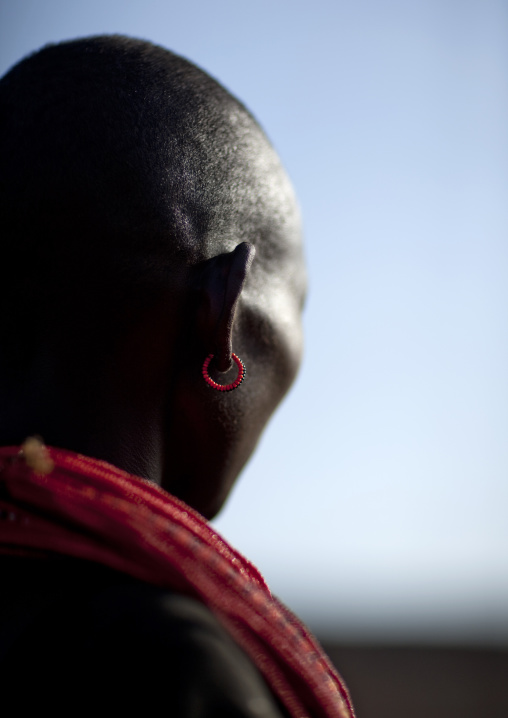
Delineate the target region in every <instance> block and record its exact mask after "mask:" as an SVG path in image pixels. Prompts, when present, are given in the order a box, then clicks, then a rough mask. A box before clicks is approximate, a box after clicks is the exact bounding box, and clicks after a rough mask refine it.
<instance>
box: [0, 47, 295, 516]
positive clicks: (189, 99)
mask: <svg viewBox="0 0 508 718" xmlns="http://www.w3.org/2000/svg"><path fill="white" fill-rule="evenodd" d="M0 229H1V232H2V238H1V246H0V252H1V253H2V255H3V258H4V261H6V258H7V257H8V258H9V263H10V264H9V266H10V270H11V271H9V273H8V276H6V277H5V280H4V281H3V282H2V283H1V285H0V300H1V302H0V318H1V320H2V323H3V326H4V336H5V337H6V342H5V344H4V347H3V350H2V351H1V353H0V366H1V367H3V368H2V376H3V377H4V385H5V386H4V389H3V397H4V398H3V403H4V406H9V405H12V406H20V407H23V408H22V410H21V409H20V411H22V413H23V416H26V415H28V414H30V412H32V414H33V416H34V417H35V418H34V419H33V420H32V423H31V424H30V426H32V424H33V429H32V430H31V431H32V432H34V433H42V434H43V435H44V432H45V434H46V435H45V437H44V438H46V440H47V441H48V442H51V441H52V436H51V434H52V432H55V439H54V442H55V443H58V442H59V443H60V445H62V446H68V448H74V446H71V444H74V445H75V446H78V445H79V447H78V448H80V449H81V450H83V451H87V450H88V451H89V453H92V449H93V451H95V455H99V454H101V455H102V456H103V457H104V458H106V459H108V460H112V461H114V462H116V463H117V464H118V465H120V464H121V463H122V461H123V460H122V461H121V460H120V459H118V458H117V456H116V454H115V452H114V451H110V450H109V449H108V448H104V449H103V448H101V445H100V441H99V440H98V439H97V438H95V439H94V441H93V442H92V445H93V446H92V449H90V448H89V447H87V446H86V445H80V444H79V441H78V440H77V439H76V440H75V439H73V438H72V437H70V438H69V437H68V436H67V434H66V433H65V431H62V432H61V433H59V431H60V430H59V429H58V430H57V429H55V422H54V421H53V422H49V423H48V428H47V429H45V428H44V426H42V427H41V428H40V429H38V428H37V427H38V425H39V424H44V421H45V418H44V417H45V416H46V414H44V411H45V410H44V409H41V408H40V406H41V402H42V403H43V402H44V401H46V402H47V401H48V398H47V397H48V396H49V395H50V394H51V392H53V394H51V396H56V395H57V394H58V392H60V394H62V396H63V395H64V394H65V392H66V394H65V396H70V395H74V394H76V387H77V386H79V382H80V381H81V382H82V381H83V379H82V377H83V376H84V375H87V376H88V375H89V376H90V377H92V378H93V382H95V383H93V382H92V378H91V379H90V386H92V384H93V386H94V387H95V389H94V391H95V393H96V395H97V397H99V398H100V401H101V402H102V404H101V405H103V404H104V402H105V399H104V397H105V396H106V394H107V392H109V391H110V387H111V386H112V385H113V384H114V383H115V382H116V383H117V384H118V386H117V387H116V389H115V392H116V393H115V396H114V397H113V398H112V396H110V395H109V394H108V399H107V400H108V401H109V402H110V404H111V403H112V402H113V403H114V402H117V404H122V405H123V404H126V406H125V407H124V408H123V414H122V421H123V417H124V416H126V415H127V414H128V413H129V407H130V406H131V405H130V404H129V403H128V402H129V401H130V402H131V404H132V406H134V405H135V404H136V402H137V404H136V406H137V409H136V411H137V415H138V416H139V417H141V414H142V413H143V412H145V414H146V413H147V411H148V409H147V407H146V406H145V404H147V405H148V399H147V398H146V397H148V396H149V395H152V394H153V396H156V388H157V387H158V392H159V395H160V396H161V397H162V398H161V399H160V400H159V399H157V402H158V405H157V407H156V408H155V404H156V403H157V402H155V400H153V401H152V404H151V406H152V408H153V412H152V413H153V414H154V416H155V415H157V417H159V418H157V419H155V418H153V419H152V421H153V422H154V424H155V423H156V422H159V423H158V424H157V426H158V428H157V430H155V428H154V429H153V431H152V434H151V438H150V439H149V440H148V439H147V441H146V442H145V444H146V445H147V446H149V447H150V451H151V454H152V455H153V456H152V459H153V461H152V464H153V465H154V466H155V464H157V466H158V467H159V468H158V469H157V470H155V469H154V470H153V471H152V470H151V469H147V468H142V467H143V466H144V465H145V464H146V462H145V464H143V461H141V459H139V461H138V463H139V465H137V464H136V462H134V466H133V465H132V462H131V464H130V465H129V466H128V467H127V468H128V469H129V470H135V471H136V473H140V474H142V475H150V476H151V475H152V474H155V473H157V474H158V476H159V478H158V479H157V478H156V479H155V480H158V481H159V483H160V482H161V481H163V483H165V485H168V486H169V488H170V489H171V490H174V491H175V492H176V493H177V495H180V496H181V497H183V498H185V499H186V500H189V501H191V499H189V496H191V498H192V497H194V496H195V495H196V496H198V494H199V492H200V491H201V489H199V490H198V489H196V488H195V486H196V481H195V479H192V476H191V474H193V472H194V474H196V473H197V472H198V469H199V467H196V468H195V469H194V468H192V469H189V466H188V465H189V461H188V460H187V459H186V461H185V462H183V461H179V460H175V461H172V462H171V465H170V466H169V468H168V454H169V453H170V452H169V449H168V447H171V452H173V454H172V455H174V452H175V448H174V446H175V442H176V443H177V444H182V442H187V444H189V445H190V446H193V445H195V441H196V439H193V437H192V432H194V431H195V430H196V426H198V425H200V432H201V436H203V435H204V434H205V433H206V430H205V427H204V424H203V421H204V418H203V417H206V416H207V415H208V414H207V411H208V409H207V410H206V411H205V410H204V409H203V407H204V406H206V405H209V406H210V411H211V410H212V409H213V407H214V406H215V409H213V412H215V413H214V415H215V416H216V417H219V418H220V421H219V425H220V427H221V431H222V434H221V436H224V437H225V439H224V442H223V443H225V444H227V446H228V447H229V449H228V451H229V454H227V451H226V450H225V451H224V452H223V456H221V458H220V461H219V462H218V463H219V464H220V466H218V468H217V473H220V472H222V474H227V475H228V478H227V481H226V480H224V481H223V487H222V489H221V491H217V490H211V489H210V491H209V493H210V496H209V497H208V498H207V499H206V501H207V502H208V504H207V507H205V508H203V506H202V505H200V501H201V500H200V498H199V496H198V497H197V498H192V501H193V502H194V505H198V508H199V509H200V510H203V511H204V512H205V513H207V514H212V513H214V512H215V511H216V510H217V506H218V505H219V504H220V503H222V501H223V499H224V497H225V495H226V493H227V491H228V490H229V487H230V485H231V483H232V481H233V479H234V477H235V476H236V475H237V474H238V471H239V470H240V469H241V467H242V466H243V464H244V463H245V461H246V459H247V458H248V455H250V452H251V451H252V448H253V446H254V445H255V443H256V441H257V438H258V436H259V433H260V431H261V428H262V426H264V424H265V423H266V420H267V418H268V416H269V415H270V413H271V412H272V411H273V409H274V408H275V406H276V405H277V403H278V401H279V400H280V398H281V397H282V396H283V394H284V393H285V391H286V390H287V388H288V386H289V385H290V383H291V381H292V379H293V377H294V375H295V372H296V369H297V366H298V364H299V360H300V353H301V332H300V326H299V317H300V311H301V304H302V300H303V295H304V291H305V272H304V269H303V261H302V252H301V233H300V219H299V212H298V207H297V204H296V201H295V197H294V193H293V190H292V187H291V184H290V182H289V180H288V179H287V176H286V174H285V172H284V170H283V168H282V166H281V164H280V161H279V159H278V157H277V155H276V153H275V151H274V150H273V148H272V146H271V144H270V143H269V141H268V140H267V138H266V136H265V134H264V133H263V131H262V130H261V128H260V127H259V125H258V124H257V122H256V121H255V120H254V118H253V117H252V115H251V114H250V113H249V112H248V111H247V110H246V108H245V107H244V106H243V105H242V104H241V103H240V102H239V101H238V100H237V99H235V98H234V97H233V96H231V95H230V93H229V92H227V90H225V89H224V88H223V87H222V86H221V85H220V84H219V83H218V82H216V81H215V80H214V79H212V78H211V77H210V76H209V75H207V74H206V73H205V72H203V71H202V70H200V69H199V68H197V67H196V66H194V65H193V64H191V63H190V62H188V61H186V60H184V59H183V58H181V57H178V56H177V55H174V54H173V53H171V52H169V51H168V50H165V49H163V48H161V47H157V46H155V45H152V44H150V43H147V42H144V41H141V40H135V39H130V38H124V37H119V36H104V37H93V38H85V39H81V40H75V41H71V42H66V43H62V44H59V45H50V46H48V47H46V48H43V49H42V50H41V51H39V52H38V53H36V54H34V55H32V56H30V57H28V58H26V59H25V60H23V61H21V62H20V63H19V64H18V65H16V66H15V67H14V68H13V69H12V70H11V71H10V72H9V73H8V74H7V75H6V76H5V77H4V78H3V79H2V80H1V81H0ZM244 243H247V244H245V246H246V247H250V248H251V249H249V250H248V251H247V250H245V251H243V250H242V252H240V253H238V252H237V253H235V252H234V250H235V248H238V247H239V246H240V245H243V244H244ZM254 249H255V253H256V258H255V261H254V262H252V257H253V256H254ZM221 257H222V259H221ZM235 277H236V279H235ZM235 282H236V284H235ZM228 297H229V298H228ZM228 302H229V303H228ZM237 308H238V312H237ZM162 325H164V326H165V329H164V331H163V332H162V331H161V326H162ZM150 327H151V329H150ZM150 332H151V333H150ZM141 335H142V339H141ZM91 337H92V338H93V342H94V346H95V347H97V346H100V351H96V350H94V351H92V349H91V348H90V339H91ZM134 337H136V338H134ZM136 342H138V343H137V344H136ZM143 342H144V343H145V344H146V346H147V347H148V346H152V348H151V353H149V352H148V349H147V350H146V351H145V354H146V356H144V355H143V356H142V355H141V350H140V349H139V346H140V345H141V344H142V343H143ZM232 342H233V343H235V346H236V347H243V351H244V354H246V355H247V357H248V355H249V354H250V355H251V361H250V366H248V371H250V373H251V374H250V375H251V376H252V375H255V374H256V367H257V368H258V369H259V377H258V384H257V386H256V387H255V388H254V385H253V384H252V383H251V385H250V386H251V389H250V390H249V385H248V384H246V387H245V388H244V387H243V385H242V395H241V396H243V400H242V401H240V400H238V399H235V400H233V399H227V400H224V399H222V400H221V401H222V403H221V404H220V406H219V405H218V404H216V397H212V396H211V394H210V392H209V393H208V394H206V393H205V394H203V397H204V399H203V398H202V397H201V394H200V392H201V391H203V390H204V389H207V387H206V386H201V384H200V383H199V382H202V379H201V377H200V370H199V367H200V365H201V363H202V361H203V359H204V356H203V353H204V352H210V351H212V352H216V353H217V356H218V355H219V353H221V356H225V357H229V356H230V348H231V343H232ZM154 347H155V348H154ZM205 355H206V354H205ZM48 357H49V358H48ZM70 357H72V360H71V359H70ZM82 357H86V360H85V359H84V358H82ZM126 357H130V359H129V360H127V358H126ZM134 357H135V358H134ZM129 362H130V364H129V366H130V367H131V368H130V369H129V370H128V371H127V369H126V368H125V367H127V364H128V363H129ZM149 362H153V363H154V366H152V367H151V368H149V366H148V365H149ZM134 363H136V364H137V365H138V366H140V365H141V364H146V366H145V369H146V372H147V376H153V377H157V381H159V384H158V385H157V387H156V382H155V379H154V380H153V382H152V383H153V386H152V383H150V382H148V381H147V380H146V381H145V380H143V381H141V379H140V376H141V375H136V376H134V377H133V376H132V371H133V369H132V365H133V364H134ZM223 363H224V362H223ZM194 364H196V367H197V370H196V367H195V366H194ZM124 365H125V366H124ZM122 366H124V368H125V372H126V376H123V378H122V380H120V379H117V377H116V374H114V372H116V373H117V374H119V375H121V372H122V369H121V367H122ZM150 366H151V365H150ZM48 367H50V368H48ZM219 368H220V367H219ZM223 369H224V368H221V371H222V370H223ZM190 370H191V371H192V379H189V382H188V383H186V381H185V379H184V378H183V375H185V374H186V372H188V371H190ZM129 372H131V373H130V374H129ZM113 375H114V379H113V378H112V377H113ZM127 376H128V378H126V377H127ZM194 376H196V380H195V379H194ZM5 377H16V378H17V381H18V382H19V383H18V384H16V385H13V384H12V382H10V381H7V383H6V379H5ZM27 377H29V378H27ZM80 377H81V378H80ZM122 382H123V384H122ZM136 382H140V385H142V388H141V386H140V387H139V388H138V390H137V391H138V393H139V396H137V395H136V396H135V395H134V393H133V392H134V389H132V390H131V387H134V388H135V386H136ZM194 382H195V383H194ZM1 383H2V377H1V376H0V384H1ZM63 383H64V384H65V387H66V388H65V390H63V389H62V386H61V385H63ZM202 384H203V385H204V382H202ZM13 386H14V388H13ZM27 386H30V387H31V389H30V390H31V391H32V392H33V391H34V388H33V387H34V386H36V387H37V392H39V398H38V399H37V401H35V400H33V401H32V404H30V401H29V400H28V399H26V401H24V402H23V401H21V400H20V395H19V392H20V391H21V389H20V387H24V388H23V389H22V391H23V392H25V394H26V392H27V391H28V390H27ZM5 387H7V388H5ZM58 387H59V388H58ZM122 387H123V388H122ZM129 392H131V393H132V396H131V394H130V393H129ZM78 393H79V391H78ZM88 393H90V391H88ZM237 393H239V392H237ZM249 396H250V400H251V401H250V405H249V411H250V417H249V422H250V423H249V426H250V427H251V428H250V429H249V430H248V431H247V429H245V428H243V429H242V430H241V431H242V432H243V434H242V436H243V438H242V439H241V440H240V439H239V432H240V429H239V428H238V427H240V426H244V424H245V426H246V425H247V424H246V420H247V414H246V406H247V405H248V404H249V401H248V398H249ZM44 397H46V398H45V399H44ZM126 397H127V398H126ZM129 397H130V398H129ZM0 398H1V397H0ZM99 398H98V399H97V402H96V404H94V405H93V406H90V407H88V409H87V410H85V409H84V408H82V411H81V414H80V417H85V418H83V419H82V422H83V426H82V427H81V429H79V431H80V432H81V435H83V434H84V433H85V428H84V427H85V425H87V421H88V422H89V423H93V421H94V419H93V417H95V416H96V415H98V414H99V413H100V410H99V408H98V402H99ZM69 401H70V400H69ZM87 401H88V400H87ZM83 402H84V399H83V398H82V400H81V403H82V404H83ZM154 402H155V403H154ZM193 402H195V403H193ZM71 403H72V402H71ZM74 403H76V402H74ZM78 403H79V402H78ZM78 403H76V406H75V407H74V408H72V407H70V408H66V411H68V412H71V411H72V412H78V411H79V407H78ZM84 403H86V402H84ZM35 404H37V407H36V406H35ZM159 404H160V405H159ZM87 411H88V414H87ZM150 411H152V409H151V410H150ZM223 412H224V415H223ZM106 413H107V412H106ZM88 415H89V419H86V417H87V416H88ZM133 415H134V414H133ZM80 421H81V418H80ZM108 421H109V419H108ZM18 423H19V424H20V426H21V425H22V426H23V431H25V428H24V423H23V420H22V417H20V418H19V422H18ZM57 423H58V422H57ZM145 423H146V422H145ZM120 424H122V426H123V423H122V422H119V425H120ZM135 424H136V422H135V421H134V425H135ZM162 425H164V427H165V428H164V429H162V428H161V427H162ZM8 426H10V427H11V430H9V431H8V430H7V428H6V427H8ZM14 426H16V421H13V417H12V412H11V414H10V415H7V414H6V413H5V411H4V415H3V417H2V416H0V438H2V436H1V434H3V438H4V440H9V441H13V440H17V437H18V434H20V433H21V431H22V430H21V429H20V428H18V429H12V427H14ZM2 427H3V429H2ZM233 427H236V428H233ZM27 430H28V427H27ZM90 431H91V429H86V432H88V433H89V434H90ZM93 431H94V432H95V433H96V434H97V435H98V434H99V432H102V435H105V434H107V431H106V430H105V425H104V421H101V422H99V423H98V424H97V426H95V427H94V429H93ZM122 431H123V432H124V433H123V438H122V439H121V440H120V439H118V441H117V443H119V442H120V443H121V442H123V443H125V431H126V430H125V427H123V429H122ZM129 431H130V432H134V433H135V432H136V429H135V428H133V427H131V428H129ZM164 432H166V438H165V439H164V440H162V439H161V433H164ZM235 432H236V433H235ZM118 433H120V429H118ZM198 433H199V432H198ZM212 433H213V432H212ZM156 434H157V436H158V438H157V439H155V438H154V437H155V435H156ZM237 434H238V436H237ZM175 437H176V438H175ZM23 439H24V436H20V440H23ZM108 441H109V444H108V446H109V445H111V444H112V442H111V441H110V440H108ZM193 442H194V443H193ZM85 443H86V442H85ZM233 443H236V444H242V449H241V451H237V452H236V453H237V456H236V458H235V455H234V452H232V451H231V450H230V448H231V446H232V444H233ZM205 444H206V441H205ZM97 447H98V448H97ZM164 447H166V448H164ZM207 450H208V449H207ZM210 450H211V449H210ZM118 451H119V450H118ZM118 451H117V453H118ZM139 451H140V450H139ZM139 451H138V452H137V453H138V454H139ZM155 455H163V456H164V459H163V460H161V459H160V456H159V458H158V459H157V460H156V459H155V458H153V457H154V456H155ZM123 463H124V464H125V463H126V462H125V461H123ZM127 463H128V462H127ZM190 463H192V462H190ZM211 463H212V464H213V460H212V462H211ZM161 467H162V468H161ZM199 470H200V469H199ZM169 473H171V474H172V476H173V478H172V479H171V480H170V479H167V480H163V479H161V478H160V476H161V475H162V474H164V475H168V474H169ZM175 476H176V478H175ZM193 482H194V483H193ZM191 484H192V485H193V486H194V488H193V489H192V490H189V491H188V487H189V486H190V485H191ZM175 487H177V488H175ZM186 492H187V493H188V494H189V495H187V493H186ZM193 492H194V493H193Z"/></svg>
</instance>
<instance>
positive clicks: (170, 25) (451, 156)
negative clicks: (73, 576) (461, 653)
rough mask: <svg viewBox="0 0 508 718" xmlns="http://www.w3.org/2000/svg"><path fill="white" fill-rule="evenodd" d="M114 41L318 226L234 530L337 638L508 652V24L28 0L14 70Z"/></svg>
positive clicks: (12, 13)
mask: <svg viewBox="0 0 508 718" xmlns="http://www.w3.org/2000/svg"><path fill="white" fill-rule="evenodd" d="M102 32H120V33H125V34H129V35H134V36H139V37H144V38H146V39H150V40H152V41H155V42H158V43H160V44H163V45H165V46H166V47H169V48H170V49H172V50H174V51H176V52H179V53H180V54H183V55H184V56H186V57H188V58H189V59H191V60H193V61H194V62H196V63H197V64H199V65H201V66H202V67H203V68H204V69H206V70H207V71H208V72H210V73H211V74H212V75H214V76H215V77H217V79H219V80H220V81H221V82H222V83H223V84H225V85H226V86H227V87H228V88H229V89H230V90H231V91H232V92H233V93H234V94H236V95H237V96H238V97H239V98H240V99H241V100H243V101H244V102H245V103H246V104H247V105H248V106H249V108H250V109H251V110H252V111H253V112H254V114H255V115H256V116H257V117H258V119H259V120H260V122H261V124H262V125H263V126H264V128H265V130H266V131H267V133H268V135H269V137H270V138H271V140H272V141H273V143H274V145H275V146H276V148H277V149H278V151H279V153H280V154H281V156H282V159H283V161H284V163H285V165H286V167H287V169H288V172H289V174H290V176H291V177H292V179H293V182H294V184H295V187H296V191H297V194H298V197H299V199H300V204H301V207H302V213H303V217H304V223H305V234H306V253H307V259H308V265H309V273H310V294H309V301H308V306H307V309H306V314H305V327H306V355H305V360H304V364H303V367H302V372H301V374H300V377H299V379H298V380H297V382H296V385H295V387H294V389H293V392H292V393H291V394H290V396H289V397H288V398H287V400H286V401H285V403H284V404H283V406H282V407H281V409H280V410H279V412H278V413H277V415H276V416H275V417H274V420H273V422H272V424H271V425H270V426H269V427H268V429H267V431H266V433H265V435H264V437H263V439H262V441H261V444H260V447H259V450H258V453H257V454H256V456H255V457H254V459H253V460H252V462H251V463H250V465H249V466H248V468H247V469H246V470H245V472H244V473H243V475H242V477H241V479H240V481H239V483H238V485H237V488H236V489H235V491H234V493H233V496H232V498H231V500H230V502H229V504H228V506H227V508H226V509H225V510H224V512H223V514H222V515H221V516H220V517H219V519H218V520H217V522H216V525H217V527H218V530H220V531H221V532H222V533H223V534H225V536H226V537H227V538H229V539H230V540H231V542H232V543H233V544H235V545H236V546H237V547H238V548H239V549H240V550H242V551H243V552H244V553H245V554H246V555H247V556H249V558H251V559H252V560H254V562H256V563H257V564H258V565H259V567H260V568H261V570H262V571H263V572H264V573H265V575H266V577H267V579H268V581H269V583H270V584H271V585H272V588H273V590H274V591H275V592H277V593H278V594H279V595H280V596H281V597H282V598H283V599H284V600H285V601H286V602H287V603H288V604H290V605H291V606H292V607H294V608H295V609H297V610H298V611H300V613H302V614H303V615H304V617H305V618H307V620H309V621H310V623H311V624H312V625H313V626H315V627H317V628H319V627H320V626H321V625H324V624H325V623H327V625H331V626H332V627H333V630H334V631H335V632H336V634H337V635H338V636H343V637H355V636H356V637H358V636H360V637H361V636H369V635H370V636H380V637H384V636H388V637H390V636H392V637H401V638H402V639H410V638H411V637H417V638H418V637H420V638H421V637H426V638H429V637H431V638H433V637H434V638H442V639H443V640H445V639H446V638H448V637H452V638H454V639H461V640H472V639H474V640H488V641H508V572H507V565H508V521H507V515H508V487H507V483H508V482H507V478H508V441H507V437H508V372H507V369H506V367H507V365H508V327H507V306H508V289H507V281H506V279H507V269H508V243H507V234H508V208H507V201H506V198H507V190H508V133H507V127H508V71H507V68H508V7H507V5H506V3H504V2H502V1H501V0H499V1H496V0H476V1H472V0H462V1H460V2H459V1H458V0H427V1H423V0H406V1H405V2H402V1H398V2H394V1H386V2H384V1H379V0H377V1H375V0H364V1H360V2H354V3H353V2H342V1H341V0H334V1H328V0H315V2H312V3H309V2H301V1H299V0H296V1H295V0H293V1H292V2H290V1H289V0H271V2H268V1H267V0H258V1H257V2H256V3H246V2H241V1H240V0H236V2H229V1H226V0H216V1H215V2H214V3H209V2H204V0H188V1H187V2H186V3H178V4H177V3H172V2H168V1H167V0H166V1H165V2H162V1H160V2H158V1H156V0H145V1H144V2H139V1H137V0H124V1H123V2H120V0H101V2H98V1H97V0H89V1H88V2H86V3H84V2H73V1H72V0H67V1H65V2H64V1H63V0H45V1H44V2H37V1H36V0H17V1H16V2H15V3H14V2H12V3H7V2H3V3H1V4H0V70H1V71H2V73H3V72H4V71H5V70H6V69H7V68H8V67H9V66H10V65H11V64H13V63H14V62H15V61H16V60H18V59H20V58H21V57H22V56H23V55H24V54H26V53H28V52H30V51H32V50H34V49H36V48H38V47H40V46H41V45H43V44H45V43H47V42H49V41H58V40H61V39H68V38H71V37H77V36H83V35H87V34H97V33H102Z"/></svg>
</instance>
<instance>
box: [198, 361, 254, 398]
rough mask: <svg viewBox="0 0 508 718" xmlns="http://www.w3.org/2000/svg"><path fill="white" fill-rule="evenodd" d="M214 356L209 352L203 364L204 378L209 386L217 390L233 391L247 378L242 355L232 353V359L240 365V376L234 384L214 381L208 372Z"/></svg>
mask: <svg viewBox="0 0 508 718" xmlns="http://www.w3.org/2000/svg"><path fill="white" fill-rule="evenodd" d="M213 356H214V355H213V354H209V355H208V356H207V357H206V359H205V361H204V364H203V370H202V374H203V379H204V380H205V381H206V383H207V384H208V386H211V387H212V389H217V391H233V389H237V388H238V387H239V386H240V384H241V383H242V381H243V380H244V379H245V364H244V363H243V361H242V360H241V359H240V357H237V356H236V354H231V359H232V360H233V361H234V362H235V364H236V366H237V367H238V376H237V377H236V379H235V380H234V382H233V383H232V384H219V383H218V382H216V381H214V380H213V379H212V377H211V376H210V374H209V373H208V366H209V364H210V362H211V361H212V359H213Z"/></svg>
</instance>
